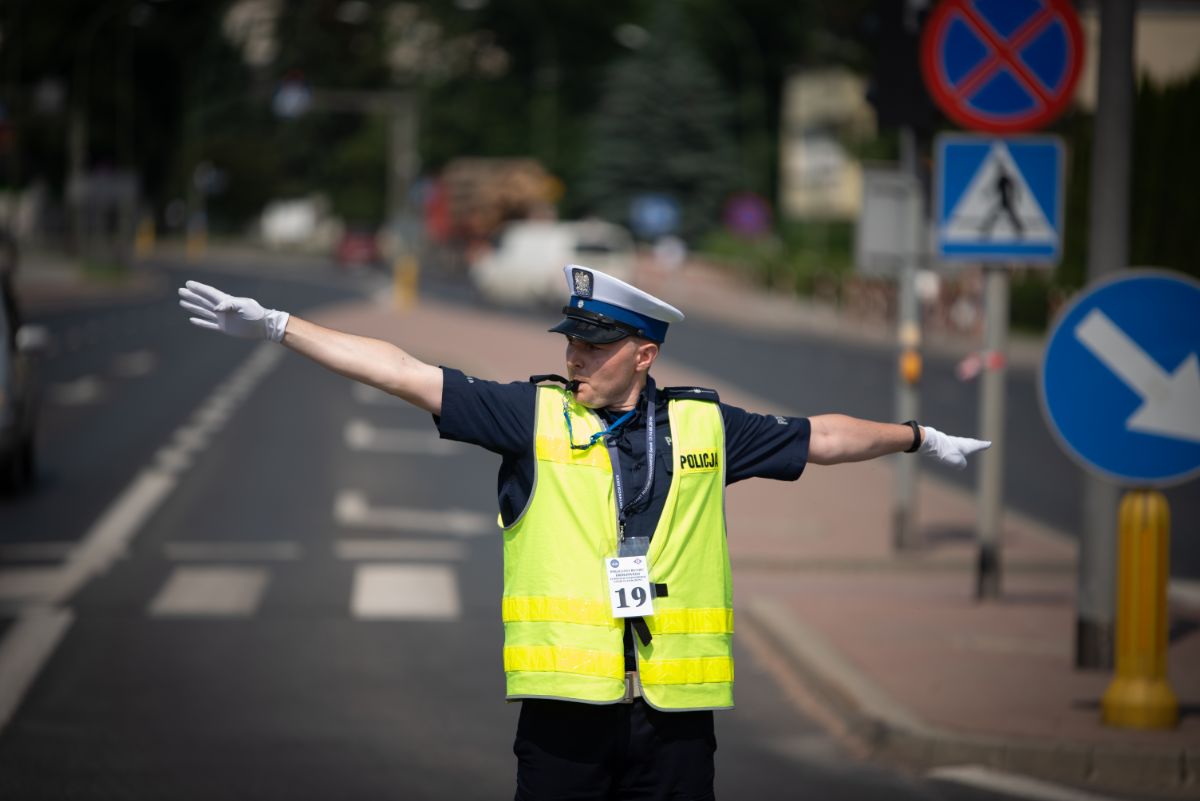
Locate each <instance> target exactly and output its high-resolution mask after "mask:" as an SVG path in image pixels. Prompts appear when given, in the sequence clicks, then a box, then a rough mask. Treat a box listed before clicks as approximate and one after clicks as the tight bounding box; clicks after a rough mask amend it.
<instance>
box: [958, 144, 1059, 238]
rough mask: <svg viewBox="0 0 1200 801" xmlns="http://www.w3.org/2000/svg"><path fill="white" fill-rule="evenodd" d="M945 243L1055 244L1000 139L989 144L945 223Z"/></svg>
mask: <svg viewBox="0 0 1200 801" xmlns="http://www.w3.org/2000/svg"><path fill="white" fill-rule="evenodd" d="M943 230H944V234H943V235H944V237H945V240H946V241H947V242H979V241H981V240H983V241H988V242H1018V241H1019V242H1024V243H1042V244H1047V245H1052V244H1054V243H1055V242H1056V241H1057V239H1058V237H1057V235H1056V234H1055V233H1054V228H1053V227H1052V226H1051V225H1050V221H1049V220H1048V219H1047V217H1046V213H1045V212H1044V211H1042V207H1041V206H1040V205H1038V202H1037V198H1035V197H1034V195H1033V192H1031V191H1030V190H1029V186H1028V184H1026V183H1025V179H1024V178H1023V177H1022V176H1021V170H1020V169H1018V168H1017V165H1016V164H1015V163H1014V162H1013V157H1012V154H1011V153H1009V150H1008V147H1006V146H1005V144H1004V142H1003V141H1000V140H997V141H995V142H994V143H993V144H992V149H991V152H989V153H988V156H987V158H986V159H984V162H983V163H982V164H981V165H980V166H979V169H978V171H977V172H976V173H975V177H974V178H973V179H972V180H971V183H970V185H969V186H968V187H967V190H966V191H965V192H964V193H963V195H962V197H961V198H959V201H958V203H957V205H955V207H954V210H953V211H952V212H951V213H950V219H949V220H948V221H947V223H946V227H945V228H944V229H943Z"/></svg>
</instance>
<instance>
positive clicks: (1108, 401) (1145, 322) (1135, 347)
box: [1039, 270, 1200, 486]
mask: <svg viewBox="0 0 1200 801" xmlns="http://www.w3.org/2000/svg"><path fill="white" fill-rule="evenodd" d="M1198 355H1200V282H1197V281H1195V280H1193V279H1191V278H1189V277H1187V276H1184V275H1180V274H1178V273H1169V272H1163V271H1155V270H1129V271H1125V272H1122V273H1119V274H1117V275H1116V276H1115V277H1113V278H1111V279H1108V280H1106V281H1102V282H1100V283H1098V284H1095V285H1093V286H1092V287H1090V288H1089V289H1088V290H1087V291H1085V292H1084V293H1083V294H1082V295H1080V297H1078V298H1077V299H1076V300H1074V301H1073V302H1072V303H1071V305H1070V306H1069V307H1068V308H1067V309H1066V310H1065V311H1064V312H1063V313H1062V315H1061V316H1060V317H1059V320H1058V322H1057V323H1056V324H1055V326H1054V330H1053V331H1052V333H1051V335H1050V340H1049V342H1048V344H1047V346H1046V354H1045V359H1044V361H1043V363H1042V372H1041V376H1040V381H1039V389H1040V393H1041V399H1042V412H1043V414H1044V415H1045V417H1046V421H1047V423H1048V424H1049V426H1050V430H1051V431H1053V432H1054V435H1055V436H1056V437H1057V438H1058V440H1059V443H1060V444H1061V445H1062V446H1063V448H1064V450H1066V452H1067V453H1068V454H1069V455H1070V456H1072V457H1073V458H1074V459H1075V460H1076V461H1077V462H1079V463H1080V464H1081V465H1082V466H1083V467H1084V468H1086V469H1088V470H1091V471H1092V472H1094V473H1096V474H1098V475H1100V476H1102V477H1104V478H1107V479H1109V480H1112V481H1116V482H1118V483H1121V484H1126V485H1134V486H1170V485H1172V484H1178V483H1181V482H1183V481H1187V480H1189V479H1191V478H1193V477H1195V476H1197V475H1200V362H1198V361H1197V358H1198Z"/></svg>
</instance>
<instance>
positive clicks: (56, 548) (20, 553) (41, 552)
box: [0, 540, 76, 562]
mask: <svg viewBox="0 0 1200 801" xmlns="http://www.w3.org/2000/svg"><path fill="white" fill-rule="evenodd" d="M75 545H76V543H74V542H71V541H69V540H47V541H46V542H9V543H5V544H3V545H0V562H56V561H59V560H61V559H66V558H67V557H68V556H70V555H71V552H72V551H74V550H75Z"/></svg>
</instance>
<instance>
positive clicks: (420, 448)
mask: <svg viewBox="0 0 1200 801" xmlns="http://www.w3.org/2000/svg"><path fill="white" fill-rule="evenodd" d="M343 436H344V439H345V441H346V446H347V447H349V448H350V449H351V450H356V451H371V452H374V453H404V454H417V455H421V456H451V455H453V454H456V453H463V452H464V451H465V450H466V447H465V446H464V445H463V444H462V443H459V442H451V441H449V440H444V439H439V438H438V435H437V434H436V433H434V432H432V431H421V430H416V429H411V428H380V427H378V426H373V425H371V424H370V423H368V422H367V421H366V420H351V421H350V422H348V423H346V428H345V430H344V434H343Z"/></svg>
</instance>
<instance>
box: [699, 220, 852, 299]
mask: <svg viewBox="0 0 1200 801" xmlns="http://www.w3.org/2000/svg"><path fill="white" fill-rule="evenodd" d="M699 250H700V252H701V254H702V255H704V256H706V257H707V258H709V259H710V260H712V261H715V262H718V263H720V264H724V265H726V266H728V267H730V268H731V269H735V270H737V271H738V272H740V273H742V274H744V275H746V276H747V277H748V278H750V279H752V280H754V281H756V282H757V283H759V284H762V285H763V286H767V287H770V288H771V289H775V290H778V291H781V292H794V293H796V294H799V295H812V294H814V293H816V294H821V295H828V294H830V292H831V291H832V294H833V295H834V296H836V294H837V292H836V289H834V290H830V287H836V286H838V285H840V283H841V279H842V277H843V276H844V275H846V274H848V273H849V272H850V271H851V269H852V268H853V260H854V224H853V223H850V222H815V221H806V222H788V223H784V224H783V225H781V226H780V228H779V230H778V231H776V232H774V233H772V234H770V235H768V236H764V237H760V238H757V239H747V238H745V237H741V236H738V235H736V234H734V233H731V232H730V231H727V230H725V229H721V230H718V231H713V232H711V233H709V234H708V235H707V236H706V237H704V239H703V240H702V241H701V244H700V247H699Z"/></svg>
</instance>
